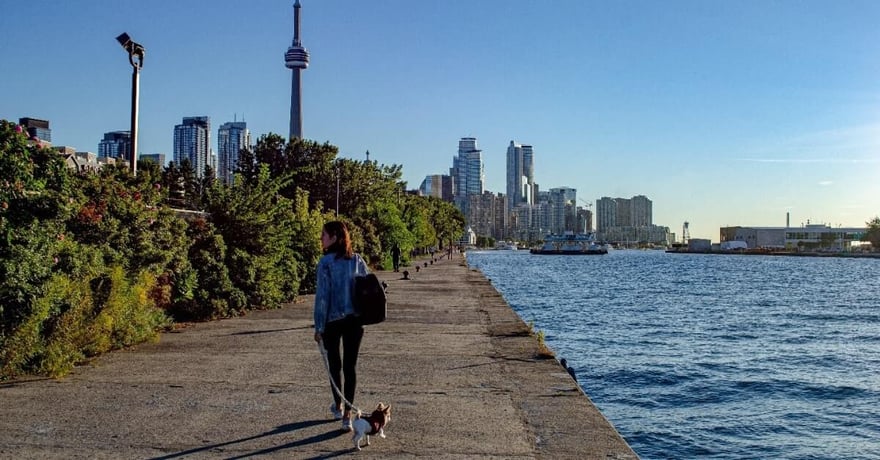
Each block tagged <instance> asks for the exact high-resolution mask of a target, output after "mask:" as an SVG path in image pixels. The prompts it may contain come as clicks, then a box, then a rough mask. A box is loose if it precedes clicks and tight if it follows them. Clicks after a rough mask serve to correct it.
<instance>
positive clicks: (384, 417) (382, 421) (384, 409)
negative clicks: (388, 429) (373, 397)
mask: <svg viewBox="0 0 880 460" xmlns="http://www.w3.org/2000/svg"><path fill="white" fill-rule="evenodd" d="M370 418H372V419H374V420H379V426H385V425H387V424H388V422H390V421H391V405H390V404H389V405H387V406H386V405H385V404H383V403H379V405H378V406H376V410H374V411H373V413H372V414H370Z"/></svg>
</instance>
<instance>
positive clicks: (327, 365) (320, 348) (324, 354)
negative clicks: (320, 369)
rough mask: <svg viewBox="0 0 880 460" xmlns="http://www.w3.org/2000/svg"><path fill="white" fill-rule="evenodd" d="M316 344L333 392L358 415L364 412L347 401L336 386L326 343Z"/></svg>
mask: <svg viewBox="0 0 880 460" xmlns="http://www.w3.org/2000/svg"><path fill="white" fill-rule="evenodd" d="M315 343H317V344H318V351H320V352H321V356H322V357H323V358H324V370H325V371H327V378H328V379H329V380H330V386H332V387H333V391H334V392H336V394H337V395H339V397H340V398H342V401H343V402H345V404H348V407H351V408H352V410H354V412H355V413H356V414H361V413H362V412H361V410H360V408H358V407H357V406H355V405H354V404H353V403H352V402H351V401H349V400H347V399H345V395H343V394H342V390H340V389H339V387H337V386H336V382H334V381H333V376H332V375H330V360H329V358H327V350H326V349H325V348H324V341H323V340H322V341H320V342H315Z"/></svg>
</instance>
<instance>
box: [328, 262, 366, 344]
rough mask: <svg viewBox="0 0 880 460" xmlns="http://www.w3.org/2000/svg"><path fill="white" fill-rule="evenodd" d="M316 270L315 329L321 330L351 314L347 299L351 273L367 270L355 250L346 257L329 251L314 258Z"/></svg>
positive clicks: (348, 298)
mask: <svg viewBox="0 0 880 460" xmlns="http://www.w3.org/2000/svg"><path fill="white" fill-rule="evenodd" d="M317 272H318V273H317V276H318V289H317V292H315V332H318V333H321V334H323V333H324V326H326V324H327V323H329V322H331V321H336V320H339V319H342V318H345V317H346V316H348V315H352V314H354V305H353V304H352V302H351V296H352V291H353V289H354V277H355V276H356V275H366V274H367V273H368V271H367V264H366V262H364V259H363V258H362V257H361V256H360V255H358V254H355V255H354V257H352V258H351V259H346V258H345V257H340V258H336V254H335V253H331V254H326V255H324V256H323V257H321V260H319V261H318V269H317Z"/></svg>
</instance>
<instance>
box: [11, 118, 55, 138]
mask: <svg viewBox="0 0 880 460" xmlns="http://www.w3.org/2000/svg"><path fill="white" fill-rule="evenodd" d="M18 124H20V125H22V126H24V128H25V129H26V130H27V133H28V135H29V136H30V137H36V138H37V139H39V140H41V141H46V142H52V130H51V129H49V121H48V120H38V119H36V118H29V117H24V118H19V119H18Z"/></svg>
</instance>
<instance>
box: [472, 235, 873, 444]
mask: <svg viewBox="0 0 880 460" xmlns="http://www.w3.org/2000/svg"><path fill="white" fill-rule="evenodd" d="M468 263H469V264H470V265H471V266H472V267H474V268H477V269H479V270H481V271H482V272H483V273H485V274H486V276H487V277H488V278H490V279H491V280H492V284H493V285H494V286H495V287H496V288H497V289H498V291H499V292H501V294H502V295H503V296H504V297H505V299H506V300H507V302H508V303H509V304H510V305H511V306H512V307H513V308H514V310H516V311H517V313H518V314H519V315H520V316H521V317H522V318H523V319H524V320H525V321H527V322H528V321H532V322H534V324H535V327H536V328H538V329H540V330H542V331H544V333H545V337H546V340H547V342H548V344H549V345H550V346H551V347H552V348H553V349H554V350H555V351H556V352H557V354H558V355H559V356H561V357H565V358H567V359H568V361H569V363H570V364H571V365H572V366H573V367H574V369H575V372H576V373H577V376H578V381H579V383H580V384H581V386H583V387H584V389H585V391H586V392H587V393H588V394H589V395H590V397H591V399H592V400H593V402H594V403H596V405H597V406H598V407H599V408H600V409H601V410H602V412H603V413H604V414H605V416H606V417H608V419H609V420H611V421H612V423H614V425H615V427H617V429H618V430H619V431H620V432H621V434H622V435H623V436H624V437H625V438H626V439H627V441H628V442H629V443H630V445H631V446H632V447H633V449H634V450H635V451H636V452H637V453H638V454H639V455H640V456H641V457H642V458H643V459H653V458H657V459H665V458H676V459H678V458H717V459H741V458H781V459H804V458H848V459H861V458H864V459H867V458H880V409H878V408H880V373H878V372H877V369H880V310H878V309H877V305H876V304H877V301H876V297H877V293H878V292H880V277H878V276H877V275H876V274H877V273H878V272H880V260H875V259H872V260H862V259H859V260H853V259H833V258H830V259H829V258H815V259H814V258H784V257H764V256H730V257H725V256H713V255H680V254H665V253H662V252H658V251H615V252H612V253H609V254H608V255H607V256H601V257H554V256H532V255H530V254H527V253H525V251H521V252H516V253H513V252H500V251H498V252H482V253H480V252H476V253H473V252H472V253H469V254H468Z"/></svg>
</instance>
